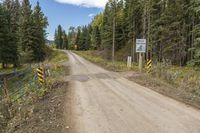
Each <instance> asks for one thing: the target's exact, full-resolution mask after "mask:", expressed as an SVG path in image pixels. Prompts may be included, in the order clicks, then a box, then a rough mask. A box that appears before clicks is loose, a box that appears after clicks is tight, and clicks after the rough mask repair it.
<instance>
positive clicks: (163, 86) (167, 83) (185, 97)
mask: <svg viewBox="0 0 200 133" xmlns="http://www.w3.org/2000/svg"><path fill="white" fill-rule="evenodd" d="M75 53H77V54H78V55H80V56H82V57H84V58H85V59H87V60H89V61H91V62H93V63H95V64H98V65H100V66H102V67H104V68H105V69H108V70H111V71H116V72H120V71H127V70H128V69H127V67H126V63H125V62H115V65H113V64H112V62H110V61H107V60H104V59H103V58H102V56H101V55H99V54H97V53H98V52H97V51H78V52H77V51H76V52H75ZM130 70H132V71H133V74H132V76H130V77H129V80H132V81H134V82H137V83H138V84H140V85H142V86H146V87H148V88H150V89H152V90H154V91H156V92H158V93H161V94H163V95H166V96H168V97H171V98H174V99H176V100H179V101H182V102H184V103H186V104H189V105H191V106H193V107H196V108H199V109H200V70H199V69H195V68H192V67H177V66H172V65H169V64H167V63H161V64H157V65H154V66H153V71H152V73H151V74H145V73H142V74H141V73H138V69H137V66H136V65H134V66H133V68H131V69H130Z"/></svg>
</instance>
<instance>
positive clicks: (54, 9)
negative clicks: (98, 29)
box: [30, 0, 108, 40]
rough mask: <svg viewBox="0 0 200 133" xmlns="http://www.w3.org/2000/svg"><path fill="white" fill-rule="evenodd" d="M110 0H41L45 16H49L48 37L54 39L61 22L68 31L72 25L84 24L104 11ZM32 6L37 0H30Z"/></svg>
mask: <svg viewBox="0 0 200 133" xmlns="http://www.w3.org/2000/svg"><path fill="white" fill-rule="evenodd" d="M107 1H108V0H39V2H40V6H41V8H42V11H43V13H44V15H45V16H47V18H48V22H49V26H48V28H47V33H48V34H47V38H48V39H49V40H53V39H54V32H55V29H56V28H57V26H58V25H59V24H60V25H61V26H62V27H63V28H64V30H66V31H67V32H68V29H69V27H70V26H74V27H77V26H82V25H87V24H89V23H90V22H91V20H92V18H93V17H94V16H95V15H96V14H98V13H100V12H102V11H103V8H104V6H105V4H106V2H107ZM30 2H31V5H32V7H34V6H35V4H36V2H37V0H30Z"/></svg>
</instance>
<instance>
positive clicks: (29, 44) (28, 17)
mask: <svg viewBox="0 0 200 133" xmlns="http://www.w3.org/2000/svg"><path fill="white" fill-rule="evenodd" d="M47 25H48V21H47V18H46V17H45V16H44V14H43V13H42V11H41V8H40V5H39V2H37V5H36V6H35V7H34V9H33V10H32V9H31V5H30V2H29V0H22V1H21V2H19V0H3V1H2V2H1V3H0V63H2V67H3V68H5V67H7V66H8V65H10V64H13V66H14V67H16V66H18V65H20V63H21V62H22V58H24V60H25V62H26V63H27V62H40V61H43V60H44V59H45V55H46V53H45V47H46V46H45V41H46V39H45V38H46V31H45V29H46V27H47Z"/></svg>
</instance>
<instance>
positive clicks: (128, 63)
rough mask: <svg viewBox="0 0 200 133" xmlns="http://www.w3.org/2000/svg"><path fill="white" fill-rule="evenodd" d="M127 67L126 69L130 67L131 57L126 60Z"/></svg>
mask: <svg viewBox="0 0 200 133" xmlns="http://www.w3.org/2000/svg"><path fill="white" fill-rule="evenodd" d="M127 67H128V69H130V68H131V67H132V56H128V58H127Z"/></svg>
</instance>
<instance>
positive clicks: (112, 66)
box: [74, 51, 137, 72]
mask: <svg viewBox="0 0 200 133" xmlns="http://www.w3.org/2000/svg"><path fill="white" fill-rule="evenodd" d="M74 52H75V53H76V54H78V55H80V56H82V57H84V58H85V59H87V60H89V61H91V62H93V63H95V64H97V65H100V66H102V67H104V68H106V69H108V70H110V71H115V72H122V71H128V70H130V69H128V68H127V64H126V62H123V61H115V62H114V63H113V62H111V61H109V60H105V59H103V57H102V56H101V55H100V54H97V53H98V52H97V51H74ZM131 70H137V66H133V68H131Z"/></svg>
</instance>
